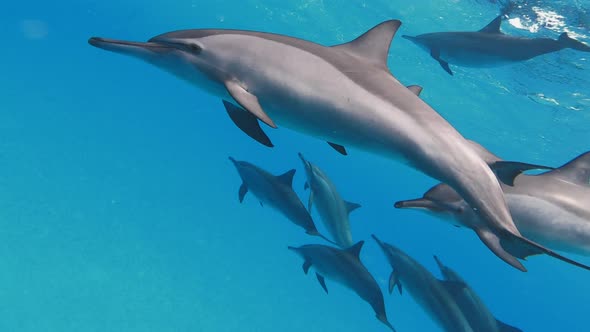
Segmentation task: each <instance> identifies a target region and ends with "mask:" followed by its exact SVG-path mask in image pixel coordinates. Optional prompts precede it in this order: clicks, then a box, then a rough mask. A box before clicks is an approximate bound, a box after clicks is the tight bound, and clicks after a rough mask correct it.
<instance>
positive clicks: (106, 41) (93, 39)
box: [88, 37, 176, 49]
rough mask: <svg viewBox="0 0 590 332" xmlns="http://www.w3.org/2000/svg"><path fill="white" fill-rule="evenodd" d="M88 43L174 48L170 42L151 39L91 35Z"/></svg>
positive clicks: (98, 45) (101, 45)
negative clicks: (142, 40) (128, 39)
mask: <svg viewBox="0 0 590 332" xmlns="http://www.w3.org/2000/svg"><path fill="white" fill-rule="evenodd" d="M88 44H90V45H92V46H95V47H99V48H100V47H103V46H107V45H121V46H131V47H141V48H152V49H153V48H165V49H172V48H176V47H174V45H171V44H163V43H158V42H153V41H151V40H150V41H148V42H133V41H126V40H118V39H109V38H102V37H91V38H90V39H88Z"/></svg>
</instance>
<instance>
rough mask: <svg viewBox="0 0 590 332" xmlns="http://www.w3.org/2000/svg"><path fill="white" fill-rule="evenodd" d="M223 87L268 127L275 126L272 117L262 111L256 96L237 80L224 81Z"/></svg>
mask: <svg viewBox="0 0 590 332" xmlns="http://www.w3.org/2000/svg"><path fill="white" fill-rule="evenodd" d="M225 87H226V89H227V92H229V94H230V96H232V98H234V99H235V101H236V102H237V103H238V104H240V106H242V107H243V108H244V109H245V110H247V111H248V112H250V113H252V114H253V115H254V116H256V117H257V118H258V119H259V120H260V121H262V122H264V123H266V124H267V125H269V126H270V127H272V128H276V127H277V125H275V123H274V122H273V121H272V119H271V118H270V117H269V116H268V115H267V114H266V113H265V112H264V110H263V109H262V106H260V103H259V102H258V98H257V97H256V96H255V95H253V94H251V93H250V92H248V91H247V90H246V89H244V87H242V86H241V85H240V84H239V83H238V82H237V81H234V80H228V81H226V82H225Z"/></svg>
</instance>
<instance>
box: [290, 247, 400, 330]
mask: <svg viewBox="0 0 590 332" xmlns="http://www.w3.org/2000/svg"><path fill="white" fill-rule="evenodd" d="M364 243H365V242H364V241H360V242H357V243H356V244H355V245H353V246H352V247H349V248H347V249H338V248H333V247H329V246H324V245H320V244H310V245H304V246H301V247H299V248H295V247H289V249H290V250H293V251H295V252H296V253H297V254H299V255H300V256H301V257H302V258H303V260H304V262H303V272H304V273H305V274H307V272H308V271H309V268H310V267H312V266H313V268H314V269H315V270H316V277H317V279H318V281H319V283H320V285H321V286H322V288H323V289H324V291H326V293H328V288H327V287H326V281H325V279H324V278H328V279H332V280H334V281H336V282H338V283H340V284H342V285H344V286H346V287H347V288H349V289H351V290H353V291H354V292H355V293H357V294H358V296H360V297H361V298H362V299H363V300H365V301H367V302H368V303H369V304H370V305H371V307H372V308H373V310H374V311H375V314H376V317H377V319H378V320H379V321H381V322H382V323H383V324H385V325H386V326H387V327H389V328H390V329H391V330H392V331H395V328H394V327H393V326H392V325H391V324H390V323H389V321H388V320H387V314H386V313H385V302H384V301H383V293H381V289H380V288H379V285H378V284H377V281H375V278H373V276H372V275H371V273H370V272H369V271H368V270H367V268H366V267H365V266H364V265H363V263H362V262H361V260H360V257H359V255H360V252H361V248H362V247H363V244H364Z"/></svg>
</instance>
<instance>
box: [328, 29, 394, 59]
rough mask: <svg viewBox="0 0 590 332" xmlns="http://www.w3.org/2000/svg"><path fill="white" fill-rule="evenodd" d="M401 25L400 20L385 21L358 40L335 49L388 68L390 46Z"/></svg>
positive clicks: (336, 46) (337, 46)
mask: <svg viewBox="0 0 590 332" xmlns="http://www.w3.org/2000/svg"><path fill="white" fill-rule="evenodd" d="M401 24H402V22H401V21H399V20H390V21H385V22H383V23H380V24H378V25H376V26H375V27H374V28H372V29H371V30H369V31H367V32H365V33H364V34H363V35H361V36H360V37H358V38H357V39H355V40H353V41H351V42H348V43H344V44H340V45H335V46H333V47H334V48H337V49H340V50H342V51H344V52H347V53H349V54H353V55H355V56H357V57H361V58H364V59H367V60H369V61H371V62H372V63H374V64H375V65H377V66H380V67H383V68H387V55H388V53H389V46H390V45H391V40H392V39H393V36H395V33H396V32H397V30H398V29H399V27H400V25H401Z"/></svg>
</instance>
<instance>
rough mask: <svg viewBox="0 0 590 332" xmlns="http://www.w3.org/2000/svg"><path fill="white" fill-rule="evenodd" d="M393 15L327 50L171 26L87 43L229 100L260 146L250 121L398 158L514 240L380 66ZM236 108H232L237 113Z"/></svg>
mask: <svg viewBox="0 0 590 332" xmlns="http://www.w3.org/2000/svg"><path fill="white" fill-rule="evenodd" d="M400 25H401V22H400V21H399V20H390V21H386V22H383V23H381V24H379V25H377V26H375V27H374V28H372V29H371V30H369V31H368V32H366V33H365V34H363V35H361V36H360V37H358V38H356V39H355V40H353V41H351V42H349V43H344V44H341V45H336V46H333V47H326V46H322V45H319V44H316V43H313V42H309V41H305V40H302V39H297V38H293V37H288V36H284V35H277V34H271V33H263V32H255V31H244V30H219V29H208V30H180V31H174V32H168V33H164V34H162V35H159V36H156V37H153V38H151V39H150V40H149V41H148V42H145V43H142V42H129V41H121V40H113V39H105V38H99V37H93V38H90V39H89V41H88V42H89V43H90V44H91V45H93V46H95V47H98V48H102V49H105V50H108V51H111V52H116V53H121V54H125V55H128V56H133V57H136V58H139V59H142V60H144V61H146V62H149V63H151V64H153V65H156V66H158V67H160V68H162V69H164V70H166V71H168V72H170V73H172V74H174V75H176V76H177V77H179V78H181V79H183V80H186V81H188V82H190V83H192V84H194V85H196V86H198V87H200V88H202V89H204V90H206V91H208V92H209V93H211V94H213V95H215V96H217V97H219V98H221V99H222V100H225V101H228V102H229V103H231V104H233V106H235V107H233V108H231V109H227V108H226V110H227V111H228V113H229V114H230V117H231V119H232V120H233V121H234V122H235V123H236V124H237V126H238V127H239V128H240V129H242V130H244V131H246V133H247V134H248V135H249V136H251V137H254V138H255V139H256V140H257V141H259V142H261V143H262V144H265V145H271V143H270V141H269V140H268V137H266V135H264V136H263V132H262V129H261V128H260V126H259V124H258V120H260V121H262V122H264V123H266V124H267V125H268V126H270V127H273V128H274V127H277V124H279V125H282V126H285V127H287V128H290V129H293V130H297V131H300V132H302V133H306V134H308V135H311V136H314V137H317V138H320V139H323V140H325V141H328V142H331V143H332V146H336V147H339V150H343V148H344V147H345V146H355V147H357V148H359V149H363V150H367V151H370V152H373V153H377V154H380V155H383V156H387V157H390V158H392V159H397V160H400V159H401V160H402V161H405V162H406V163H408V164H409V165H411V166H412V167H414V168H415V169H417V170H420V171H421V172H423V173H425V174H427V175H429V176H431V177H433V178H436V179H438V180H439V181H442V182H444V183H448V184H449V185H451V186H452V187H453V188H454V189H455V190H456V191H457V192H459V193H460V194H461V196H462V197H463V198H465V200H466V201H467V202H468V203H469V204H470V206H471V208H473V209H474V210H476V213H477V214H478V215H479V216H480V218H481V220H483V221H484V222H485V223H486V225H487V228H486V229H487V230H488V231H489V232H491V233H510V234H513V235H515V236H516V237H520V234H519V232H518V230H517V229H516V226H514V222H513V221H512V217H511V216H510V213H509V212H508V207H507V206H506V202H505V201H504V196H503V193H502V190H501V188H500V185H499V183H498V180H497V179H496V177H495V175H494V173H493V172H492V171H491V170H490V168H489V167H488V166H487V164H486V163H485V162H484V161H483V160H482V158H481V157H480V156H478V155H477V153H476V152H475V151H474V150H473V149H472V148H471V147H470V145H469V143H468V142H467V141H466V140H465V139H464V138H463V136H461V134H459V133H458V132H457V131H456V130H455V128H453V127H452V126H451V125H450V124H449V123H448V122H447V121H446V120H445V119H444V118H443V117H441V116H440V115H439V114H438V113H436V112H435V111H434V110H433V109H432V108H431V107H430V106H428V105H427V104H426V103H425V102H424V101H422V100H421V99H420V98H419V97H418V96H417V95H416V92H417V91H418V92H419V90H420V89H419V88H418V89H416V86H414V87H410V88H406V87H405V86H403V85H402V84H400V82H399V81H397V80H396V79H395V78H394V77H393V75H392V74H391V73H390V72H389V70H388V68H387V55H388V51H389V46H390V43H391V40H392V38H393V36H394V35H395V33H396V32H397V30H398V28H399V27H400ZM238 105H239V107H238ZM239 111H241V112H242V113H239Z"/></svg>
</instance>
